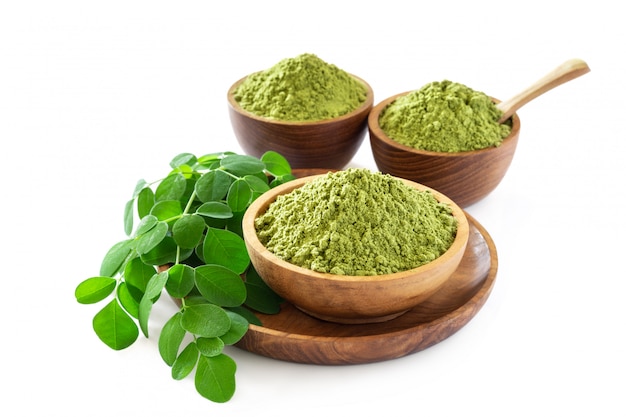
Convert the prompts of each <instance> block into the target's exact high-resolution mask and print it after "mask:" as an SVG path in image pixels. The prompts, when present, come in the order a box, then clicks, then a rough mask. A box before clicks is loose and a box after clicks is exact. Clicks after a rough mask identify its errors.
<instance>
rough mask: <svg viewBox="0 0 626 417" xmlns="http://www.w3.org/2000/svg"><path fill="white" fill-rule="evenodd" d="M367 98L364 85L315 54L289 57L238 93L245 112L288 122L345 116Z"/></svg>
mask: <svg viewBox="0 0 626 417" xmlns="http://www.w3.org/2000/svg"><path fill="white" fill-rule="evenodd" d="M366 97H367V89H366V88H365V85H363V83H361V82H360V81H358V80H357V79H356V78H354V77H352V76H351V75H350V74H348V73H347V72H345V71H343V70H341V69H339V68H338V67H336V66H335V65H333V64H329V63H326V62H324V61H323V60H321V59H320V58H318V57H317V56H316V55H313V54H302V55H299V56H297V57H295V58H286V59H283V60H282V61H280V62H278V63H277V64H276V65H274V66H273V67H271V68H269V69H267V70H265V71H261V72H257V73H254V74H251V75H250V76H248V77H247V78H246V79H245V80H244V81H243V82H242V83H241V85H240V86H239V87H238V88H237V89H236V90H235V92H234V99H235V100H236V101H237V102H238V103H239V105H240V106H241V107H242V108H243V109H245V110H247V111H249V112H251V113H254V114H256V115H258V116H262V117H268V118H272V119H278V120H285V121H316V120H325V119H331V118H333V117H338V116H343V115H344V114H347V113H350V112H351V111H352V110H355V109H357V108H358V107H359V106H360V105H361V104H363V103H364V102H365V99H366Z"/></svg>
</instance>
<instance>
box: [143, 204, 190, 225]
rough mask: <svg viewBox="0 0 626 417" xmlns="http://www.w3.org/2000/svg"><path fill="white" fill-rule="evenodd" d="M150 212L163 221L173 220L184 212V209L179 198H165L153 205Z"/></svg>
mask: <svg viewBox="0 0 626 417" xmlns="http://www.w3.org/2000/svg"><path fill="white" fill-rule="evenodd" d="M150 214H152V215H154V216H156V218H157V219H159V220H161V221H171V220H173V219H175V218H177V217H179V216H180V215H182V214H183V209H182V207H181V206H180V201H178V200H163V201H159V202H158V203H156V204H155V205H154V206H152V210H150Z"/></svg>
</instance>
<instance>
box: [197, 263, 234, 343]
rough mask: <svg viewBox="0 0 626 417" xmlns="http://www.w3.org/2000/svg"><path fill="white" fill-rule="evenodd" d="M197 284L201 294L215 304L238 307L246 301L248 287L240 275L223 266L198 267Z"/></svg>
mask: <svg viewBox="0 0 626 417" xmlns="http://www.w3.org/2000/svg"><path fill="white" fill-rule="evenodd" d="M195 282H196V287H197V288H198V291H200V294H202V296H203V297H204V298H206V299H207V300H208V301H209V302H211V303H213V304H217V305H219V306H222V307H236V306H239V305H241V304H243V302H244V301H245V299H246V286H245V284H244V282H243V280H242V279H241V277H240V276H239V274H236V273H235V272H233V271H232V270H230V269H228V268H226V267H223V266H221V265H200V266H198V267H196V275H195ZM218 336H219V335H218Z"/></svg>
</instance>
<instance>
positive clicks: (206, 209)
mask: <svg viewBox="0 0 626 417" xmlns="http://www.w3.org/2000/svg"><path fill="white" fill-rule="evenodd" d="M196 214H199V215H201V216H206V217H211V218H213V219H230V218H231V217H233V211H232V209H231V208H230V206H229V205H228V204H224V203H222V202H219V201H207V202H206V203H204V204H202V205H201V206H200V207H198V208H197V209H196Z"/></svg>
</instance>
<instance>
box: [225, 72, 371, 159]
mask: <svg viewBox="0 0 626 417" xmlns="http://www.w3.org/2000/svg"><path fill="white" fill-rule="evenodd" d="M353 77H354V78H356V79H357V80H359V81H360V82H362V83H363V84H364V85H365V86H366V87H367V89H368V94H367V99H366V101H365V102H364V103H363V104H362V105H361V106H360V107H359V108H358V109H356V110H355V111H353V112H351V113H349V114H347V115H345V116H341V117H337V118H334V119H330V120H322V121H312V122H287V121H279V120H272V119H268V118H264V117H259V116H256V115H254V114H252V113H250V112H247V111H245V110H244V109H242V108H241V106H240V105H239V104H238V103H237V101H236V100H235V99H234V96H233V92H234V91H235V89H236V88H237V87H238V86H239V84H241V82H243V81H244V80H245V77H244V78H242V79H240V80H238V81H237V82H235V83H234V84H233V85H232V86H231V88H230V89H229V90H228V114H229V117H230V121H231V125H232V127H233V131H234V133H235V136H236V138H237V141H238V142H239V145H240V146H241V148H242V149H243V150H244V152H245V153H246V154H248V155H252V156H255V157H257V158H258V157H260V156H261V155H262V154H263V153H265V152H266V151H269V150H272V151H276V152H278V153H280V154H281V155H283V156H284V157H285V158H286V159H287V160H288V161H289V163H290V164H291V166H292V168H329V169H341V168H344V167H345V166H346V165H347V164H348V163H349V162H350V160H351V159H352V158H353V157H354V155H355V154H356V152H357V151H358V149H359V147H360V146H361V144H362V142H363V139H364V138H365V135H366V133H367V116H368V114H369V112H370V110H371V109H372V106H373V103H374V92H373V91H372V88H371V87H370V86H369V84H367V83H366V82H365V81H364V80H362V79H360V78H359V77H356V76H353Z"/></svg>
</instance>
